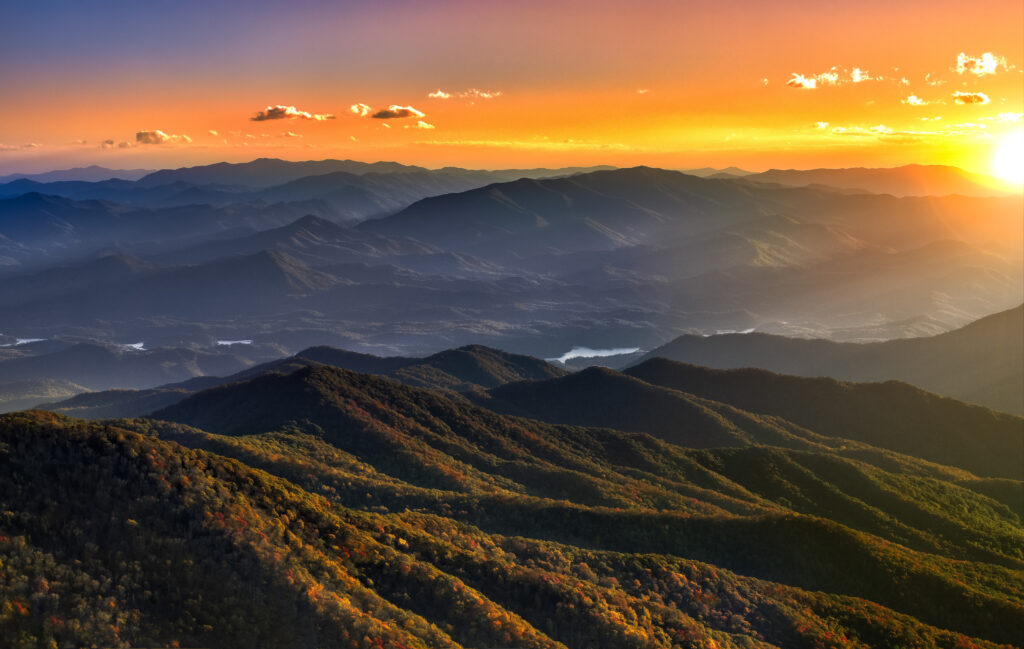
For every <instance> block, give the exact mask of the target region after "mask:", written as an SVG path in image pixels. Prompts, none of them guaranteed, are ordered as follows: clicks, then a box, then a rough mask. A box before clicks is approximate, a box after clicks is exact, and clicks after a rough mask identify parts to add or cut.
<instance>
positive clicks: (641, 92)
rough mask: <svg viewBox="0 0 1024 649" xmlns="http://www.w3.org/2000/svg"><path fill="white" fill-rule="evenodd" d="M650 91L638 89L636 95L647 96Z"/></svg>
mask: <svg viewBox="0 0 1024 649" xmlns="http://www.w3.org/2000/svg"><path fill="white" fill-rule="evenodd" d="M650 91H651V90H650V89H649V88H637V89H636V94H638V95H646V94H647V93H649V92H650Z"/></svg>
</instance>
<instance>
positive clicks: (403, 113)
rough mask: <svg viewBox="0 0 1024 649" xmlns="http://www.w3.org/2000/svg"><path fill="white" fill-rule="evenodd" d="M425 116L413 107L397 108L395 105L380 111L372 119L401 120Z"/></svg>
mask: <svg viewBox="0 0 1024 649" xmlns="http://www.w3.org/2000/svg"><path fill="white" fill-rule="evenodd" d="M424 116H425V114H424V113H423V112H422V111H418V110H416V109H415V108H413V107H412V106H396V105H394V104H392V105H390V106H388V107H387V108H384V109H382V110H378V111H377V112H376V113H374V114H373V115H371V116H370V117H372V118H374V119H400V118H403V117H424Z"/></svg>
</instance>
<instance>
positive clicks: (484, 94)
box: [427, 88, 501, 99]
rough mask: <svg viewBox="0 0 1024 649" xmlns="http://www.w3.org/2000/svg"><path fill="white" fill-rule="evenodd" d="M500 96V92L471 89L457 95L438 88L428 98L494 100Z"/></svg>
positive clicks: (428, 94)
mask: <svg viewBox="0 0 1024 649" xmlns="http://www.w3.org/2000/svg"><path fill="white" fill-rule="evenodd" d="M500 96H501V91H500V90H480V89H479V88H470V89H469V90H463V91H462V92H455V93H452V92H445V91H444V90H441V89H440V88H438V89H437V90H435V91H434V92H429V93H427V97H429V98H430V99H451V98H452V97H459V98H461V99H494V98H495V97H500Z"/></svg>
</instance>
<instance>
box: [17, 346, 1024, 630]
mask: <svg viewBox="0 0 1024 649" xmlns="http://www.w3.org/2000/svg"><path fill="white" fill-rule="evenodd" d="M584 374H585V373H584ZM627 378H628V377H627ZM564 380H565V379H554V381H564ZM628 380H631V381H636V379H628ZM541 383H542V384H543V383H549V382H541ZM558 394H559V392H558V391H556V392H555V397H557V396H558ZM635 407H636V409H637V411H638V412H639V411H640V409H641V408H643V407H644V404H643V403H637V404H635ZM730 412H732V413H733V416H735V417H738V416H740V415H741V414H742V415H744V416H746V417H747V418H748V421H755V420H758V419H760V420H762V421H763V422H764V424H765V426H766V427H767V426H776V427H783V426H787V424H786V423H785V420H782V419H779V418H764V417H759V416H757V415H754V414H753V413H743V412H742V411H739V410H737V409H732V410H731V411H730ZM156 416H157V417H158V418H160V419H163V420H164V421H160V420H150V419H135V420H117V421H106V422H101V423H97V424H87V423H83V422H79V421H76V420H69V419H62V418H58V417H56V416H54V415H51V414H48V413H22V414H16V415H8V416H5V417H4V418H2V419H0V442H2V443H3V446H2V447H0V448H2V449H3V453H0V462H2V463H3V465H4V470H3V471H0V481H2V487H3V488H2V490H0V493H3V494H5V496H4V498H5V500H4V503H3V504H4V509H5V512H7V513H5V518H4V519H3V529H2V531H3V538H2V539H0V551H2V552H4V556H5V566H9V568H8V570H13V571H14V572H11V573H9V574H13V575H15V576H16V577H15V578H14V579H12V580H8V581H4V582H0V588H4V589H5V590H4V597H5V599H6V600H7V601H11V602H17V604H19V605H20V607H17V606H14V605H13V604H12V610H15V612H16V613H17V615H14V616H11V617H10V618H0V624H5V625H6V626H4V627H3V629H4V631H5V632H6V633H7V634H8V635H10V634H11V633H24V634H30V635H31V637H36V638H44V639H46V638H55V639H60V640H61V641H63V640H65V639H68V638H76V639H77V641H79V642H81V641H83V640H84V639H87V640H88V641H92V642H106V643H108V644H111V643H113V644H117V643H123V644H128V645H138V644H140V643H148V644H157V645H160V644H170V643H171V642H178V643H179V644H193V645H195V644H200V645H203V646H211V647H221V646H237V644H238V642H239V641H240V639H242V640H244V641H245V642H246V643H247V644H250V645H251V646H273V645H274V644H275V643H279V642H284V640H283V638H286V637H287V638H289V640H288V641H287V644H289V646H303V647H305V646H310V647H313V646H322V645H324V644H327V645H330V644H331V641H330V640H327V638H328V637H332V638H346V639H351V640H352V643H350V645H349V646H356V647H362V646H366V647H371V646H387V645H388V643H391V644H393V645H395V646H399V645H400V646H405V647H416V646H421V647H442V646H448V647H458V646H490V645H494V644H501V645H502V646H509V647H520V646H522V647H543V646H551V647H558V646H563V647H567V648H568V647H572V648H574V649H577V648H578V649H586V648H587V647H590V646H602V647H604V646H628V647H665V648H666V649H667V648H668V647H673V646H678V645H680V644H681V645H683V646H707V647H710V646H719V647H749V646H755V647H766V648H767V647H814V646H835V647H845V646H848V647H864V646H871V647H891V648H893V649H895V648H896V647H908V646H909V647H919V648H922V649H923V648H925V647H949V648H950V649H952V648H954V647H957V646H958V644H959V645H960V646H970V644H974V645H975V646H977V647H994V646H996V645H997V644H998V643H1008V644H1015V643H1018V642H1019V641H1020V635H1019V631H1020V630H1019V625H1018V624H1017V623H1016V620H1018V619H1019V618H1020V616H1021V614H1022V612H1024V600H1022V598H1021V594H1020V592H1019V588H1018V587H1017V584H1019V582H1020V575H1021V571H1022V569H1024V556H1022V555H1021V554H1020V548H1021V546H1022V544H1021V541H1022V539H1024V529H1022V527H1021V523H1020V518H1019V516H1018V515H1017V514H1015V513H1013V510H1011V509H1010V508H1009V507H1008V506H1006V505H1004V504H1002V503H1001V502H1000V500H999V499H998V497H996V496H990V495H985V493H984V492H986V491H992V492H997V491H998V489H997V488H995V487H993V485H992V481H990V480H984V479H980V478H978V477H976V476H973V475H972V474H970V473H968V472H966V471H963V470H960V469H955V468H951V467H944V466H941V465H937V464H934V463H930V462H925V461H922V460H917V459H914V458H912V457H910V456H907V455H901V454H897V453H893V452H891V451H886V450H882V449H878V448H877V447H872V446H869V445H866V444H862V443H858V442H855V441H852V440H845V441H844V440H841V439H838V438H829V437H825V436H822V435H817V434H816V433H813V432H811V431H808V430H806V429H800V428H799V427H797V426H795V425H793V424H788V426H789V427H790V430H792V431H797V430H803V431H804V432H803V435H804V436H805V438H806V439H808V440H810V439H812V438H813V439H816V440H818V443H816V444H808V445H807V447H805V448H802V449H799V448H785V447H779V446H766V445H762V444H754V445H749V444H748V445H744V446H734V447H732V448H709V449H693V448H685V447H680V446H676V445H673V444H668V443H665V442H663V441H660V440H658V439H657V438H655V437H651V436H649V435H645V434H642V433H625V432H619V431H615V430H612V429H607V428H604V429H595V428H580V427H572V426H559V425H552V424H546V423H543V422H540V421H537V420H528V419H520V418H516V417H509V416H503V415H498V414H495V413H493V412H490V411H488V410H485V409H482V408H479V407H474V406H471V405H469V404H467V403H465V402H464V401H455V400H451V399H448V398H446V397H445V396H442V395H440V394H438V393H436V392H431V391H424V390H420V389H416V388H411V387H407V386H402V385H400V384H398V383H396V382H394V381H391V380H388V379H385V378H380V377H373V376H369V375H365V374H357V373H353V372H350V371H347V370H341V369H336V368H329V367H326V366H323V365H316V366H311V367H306V368H302V369H299V370H297V371H295V372H293V373H291V374H280V373H272V374H264V375H262V376H258V377H255V378H253V379H251V380H249V381H243V382H237V383H232V384H229V385H223V386H219V387H215V388H212V389H209V390H205V391H203V392H200V393H198V394H195V395H193V396H191V397H189V398H187V399H185V400H183V401H182V402H180V403H179V404H177V405H175V406H172V407H170V408H167V409H164V410H162V411H161V412H159V413H157V414H156ZM169 422H177V423H169ZM688 434H690V435H695V436H697V437H694V439H697V438H699V431H695V430H693V429H692V428H691V427H690V425H689V422H685V423H683V425H681V426H680V431H679V438H678V439H679V441H685V439H686V436H687V435H688ZM57 475H60V479H56V476H57ZM85 484H88V485H89V488H88V489H83V488H82V487H81V485H85ZM1016 484H1017V485H1018V486H1019V482H1018V483H1016ZM97 507H100V508H101V509H102V510H103V511H104V512H105V514H104V516H103V517H102V521H98V520H97V518H96V516H95V512H96V510H97ZM58 520H59V521H61V524H60V525H55V521H58ZM129 567H130V569H129ZM22 575H32V578H22ZM112 575H122V576H121V578H120V579H119V580H116V581H115V580H114V579H112V577H111V576H112ZM40 578H43V579H45V584H46V585H45V587H43V586H41V584H42V583H43V582H40V581H39V579H40ZM79 583H87V584H89V587H88V588H86V589H82V588H81V587H75V586H72V584H79ZM44 588H45V590H44ZM197 593H201V594H202V597H201V598H200V597H197V596H196V594H197ZM110 602H113V603H112V604H111V603H110ZM102 607H105V608H102ZM270 609H274V610H278V611H279V612H278V613H276V614H275V615H267V614H266V611H267V610H270ZM22 610H23V612H22ZM100 610H104V611H108V613H103V614H100V613H99V611H100ZM47 616H54V617H55V618H56V619H57V620H59V621H61V622H63V624H59V623H54V622H52V620H50V618H49V617H47ZM109 619H118V620H120V623H119V624H117V625H114V626H116V629H114V628H113V627H112V625H110V624H109V623H108V622H107V620H109ZM48 620H49V621H48ZM71 620H76V622H74V623H72V622H71ZM962 634H966V636H965V635H962ZM279 638H281V639H282V640H279ZM346 642H348V640H346ZM396 643H397V644H396Z"/></svg>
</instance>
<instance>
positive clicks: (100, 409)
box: [23, 345, 565, 419]
mask: <svg viewBox="0 0 1024 649" xmlns="http://www.w3.org/2000/svg"><path fill="white" fill-rule="evenodd" d="M315 364H322V365H329V366H332V367H338V368H342V369H346V370H352V371H355V372H361V373H365V374H376V375H380V376H386V377H388V378H391V379H394V380H396V381H399V382H401V383H405V384H406V385H412V386H417V387H426V388H436V389H444V390H454V391H467V390H481V389H485V388H491V387H495V386H498V385H502V384H504V383H511V382H515V381H532V380H541V379H549V378H553V377H557V376H564V375H565V371H564V370H562V369H560V368H558V367H556V366H554V365H552V364H550V363H547V362H545V361H542V360H540V359H536V358H532V357H530V356H521V355H517V354H508V353H506V352H502V351H499V350H497V349H490V348H487V347H483V346H481V345H470V346H467V347H462V348H459V349H449V350H446V351H442V352H439V353H437V354H433V355H431V356H427V357H426V358H408V357H400V356H391V357H380V356H374V355H372V354H360V353H357V352H351V351H347V350H344V349H337V348H334V347H327V346H319V347H310V348H308V349H305V350H303V351H301V352H299V353H298V354H296V355H295V356H291V357H288V358H283V359H279V360H274V361H269V362H266V363H261V364H259V365H255V366H253V367H250V368H247V369H244V370H242V371H240V372H237V373H235V374H232V375H229V376H225V377H211V376H204V377H197V378H194V379H189V380H187V381H183V382H180V383H171V384H166V385H160V386H157V387H152V388H144V389H138V390H123V389H118V390H104V391H100V392H89V393H87V394H79V395H77V396H70V395H69V396H70V398H67V399H63V400H60V401H47V400H44V399H37V400H36V401H33V402H31V403H27V404H25V406H34V405H37V404H41V405H40V406H39V407H45V409H47V410H52V411H54V412H59V413H61V414H65V415H70V416H73V417H81V418H85V419H105V418H110V417H138V416H141V415H146V414H149V413H151V412H153V411H155V410H158V409H160V408H165V407H167V406H171V405H173V404H175V403H177V402H179V401H181V400H182V399H184V398H185V397H187V396H189V395H192V394H195V393H196V392H198V391H200V390H205V389H207V388H210V387H214V386H217V385H226V384H229V383H235V382H238V381H243V380H249V379H252V378H255V377H257V376H261V375H263V374H267V373H271V372H274V373H290V372H294V371H295V370H298V369H301V368H303V367H308V366H310V365H315ZM25 406H23V407H25Z"/></svg>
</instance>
